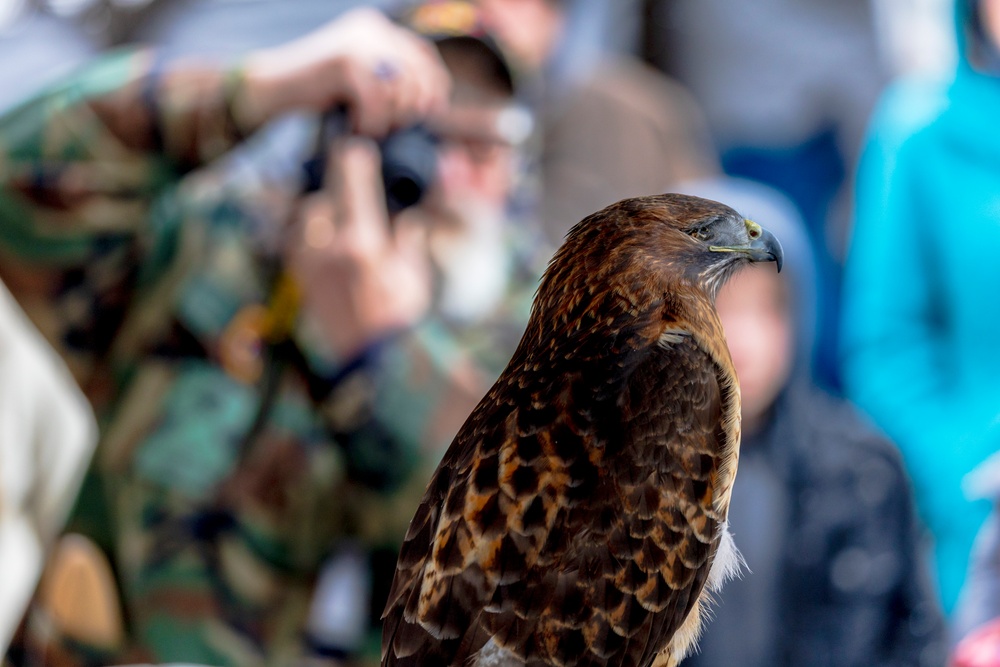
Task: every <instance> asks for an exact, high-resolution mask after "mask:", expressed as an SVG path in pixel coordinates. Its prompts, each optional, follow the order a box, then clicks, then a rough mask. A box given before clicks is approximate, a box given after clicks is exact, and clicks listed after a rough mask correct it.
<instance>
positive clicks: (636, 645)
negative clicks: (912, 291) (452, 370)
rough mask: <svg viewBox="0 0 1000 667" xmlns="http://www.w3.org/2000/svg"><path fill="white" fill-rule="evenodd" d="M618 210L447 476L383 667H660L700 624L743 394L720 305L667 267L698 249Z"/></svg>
mask: <svg viewBox="0 0 1000 667" xmlns="http://www.w3.org/2000/svg"><path fill="white" fill-rule="evenodd" d="M667 203H669V202H667ZM623 206H624V208H623V209H622V210H611V211H610V212H607V213H606V214H605V219H604V220H598V221H594V222H593V223H592V224H590V225H587V224H582V226H581V227H578V228H577V229H575V230H574V231H573V232H572V233H571V235H570V238H569V239H568V241H567V244H566V245H565V246H564V248H563V250H561V251H560V254H559V255H557V257H556V259H555V260H554V261H553V264H552V266H551V267H550V270H549V272H548V273H547V275H546V278H545V280H544V281H543V284H542V286H541V288H540V289H539V294H538V297H537V299H536V303H535V308H534V311H533V314H532V319H531V322H530V323H529V325H528V328H527V330H526V332H525V335H524V338H523V339H522V341H521V344H520V346H519V347H518V350H517V351H516V352H515V354H514V357H513V359H512V360H511V363H510V365H509V366H508V368H507V369H506V370H505V371H504V373H503V375H501V377H500V379H499V380H498V381H497V383H496V384H495V385H494V386H493V388H492V389H491V390H490V392H489V393H488V394H487V395H486V396H485V397H484V399H483V400H482V402H481V403H480V404H479V406H478V407H477V408H476V410H475V411H474V412H473V414H472V415H471V416H470V418H469V419H468V421H467V422H466V423H465V425H464V426H463V428H462V430H461V432H460V433H459V435H458V436H457V438H456V439H455V441H454V443H453V444H452V446H451V448H450V449H449V451H448V452H447V454H446V455H445V457H444V459H443V460H442V462H441V465H440V467H439V469H438V471H437V472H436V474H435V476H434V478H433V479H432V481H431V483H430V485H429V487H428V490H427V493H426V495H425V497H424V499H423V502H422V504H421V506H420V508H419V509H418V511H417V513H416V515H415V516H414V519H413V521H412V523H411V525H410V529H409V532H408V534H407V536H406V539H405V543H404V545H403V548H402V551H401V554H400V557H399V564H398V569H397V573H396V578H395V580H394V582H393V587H392V591H391V594H390V597H389V601H388V604H387V606H386V611H385V615H384V619H385V629H384V632H383V655H384V656H385V657H384V664H386V665H465V664H473V663H470V662H469V660H470V659H471V658H474V656H476V654H477V652H479V651H480V650H482V649H483V647H484V646H487V647H488V650H490V651H494V650H497V649H498V648H500V649H503V650H504V651H507V652H508V653H507V655H513V656H516V657H517V658H519V659H520V660H521V661H523V662H524V664H526V665H635V666H640V665H641V666H648V665H651V664H652V663H653V660H654V658H655V657H656V655H657V654H659V653H660V652H661V651H663V650H665V649H666V647H667V646H668V644H669V642H670V639H671V637H672V636H673V635H674V633H675V631H676V630H677V629H678V628H679V627H681V625H682V624H683V623H684V621H685V619H686V618H688V616H689V614H691V613H692V611H693V610H696V607H697V604H698V602H697V601H698V599H699V597H700V596H701V594H702V589H703V587H704V585H705V581H706V578H707V577H708V573H709V569H710V566H711V563H712V559H713V555H714V553H715V549H716V547H717V544H718V540H719V535H720V531H721V530H722V524H723V522H724V521H725V511H726V507H727V504H728V498H727V499H726V500H725V502H720V494H728V489H729V487H730V486H731V481H732V480H731V473H734V472H735V463H736V462H735V456H736V451H735V449H736V447H737V444H738V442H737V441H738V437H739V436H738V428H739V426H738V410H739V395H738V388H736V385H735V375H734V374H733V372H732V366H731V362H730V361H729V355H728V352H727V351H726V349H725V342H724V339H723V340H721V342H720V339H721V326H720V325H719V324H718V318H717V317H716V316H715V312H714V308H713V307H712V303H711V300H710V299H708V297H707V296H706V295H705V294H703V293H700V292H699V291H698V289H697V286H696V285H691V284H689V283H685V282H684V281H685V280H686V278H685V275H684V271H683V270H682V268H683V267H679V268H678V267H674V266H673V265H672V263H676V262H680V261H681V260H680V259H678V257H679V254H680V253H682V252H683V251H684V244H685V243H686V242H685V241H684V240H683V239H674V238H673V237H672V234H673V235H676V231H674V232H671V231H670V230H669V229H668V230H666V231H663V232H662V233H661V232H660V231H658V230H657V229H656V228H655V227H652V228H651V227H650V226H649V224H652V223H649V222H648V221H647V222H645V223H644V222H643V221H642V220H641V219H639V218H642V217H643V216H655V215H662V213H657V212H655V211H654V212H650V211H648V210H645V209H643V210H635V211H630V210H629V209H628V206H630V205H623ZM640 208H641V207H640ZM616 216H617V217H620V224H615V225H611V226H610V227H604V228H602V224H603V223H607V224H610V222H609V221H610V220H612V219H613V218H615V217H616ZM637 219H639V220H638V222H637ZM602 230H603V231H602ZM607 230H610V231H607ZM593 244H603V247H600V248H597V249H593V248H592V245H593ZM670 244H674V245H675V246H676V247H677V251H676V252H675V253H674V254H671V252H669V251H664V250H662V249H663V248H664V247H673V246H671V245H670ZM654 250H655V251H656V252H654ZM674 269H676V270H674Z"/></svg>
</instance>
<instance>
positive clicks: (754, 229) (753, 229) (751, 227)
mask: <svg viewBox="0 0 1000 667" xmlns="http://www.w3.org/2000/svg"><path fill="white" fill-rule="evenodd" d="M743 222H744V224H746V226H747V234H749V235H750V238H751V239H759V238H760V235H761V234H763V233H764V230H762V229H761V227H760V225H758V224H757V223H756V222H754V221H753V220H751V219H750V218H744V219H743Z"/></svg>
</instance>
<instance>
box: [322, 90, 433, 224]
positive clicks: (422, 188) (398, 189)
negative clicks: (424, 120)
mask: <svg viewBox="0 0 1000 667" xmlns="http://www.w3.org/2000/svg"><path fill="white" fill-rule="evenodd" d="M347 128H348V121H347V113H346V111H345V110H344V109H342V108H338V109H335V110H333V111H330V112H328V113H327V114H326V115H325V116H324V117H323V120H322V129H321V131H320V133H319V140H318V145H317V147H316V151H315V153H314V154H313V156H312V157H311V158H309V159H308V160H307V161H306V163H305V165H304V170H305V174H306V183H305V191H306V192H313V191H316V190H319V189H320V188H321V187H322V186H323V177H324V171H325V169H326V151H327V148H328V147H329V145H330V142H331V141H332V140H333V139H334V138H336V137H338V136H342V135H344V134H346V133H347V131H348V129H347ZM438 143H439V141H438V138H437V137H436V136H435V135H434V134H433V133H432V132H431V131H430V130H428V129H427V128H426V127H425V126H423V125H419V124H418V125H413V126H411V127H407V128H404V129H401V130H397V131H396V132H393V133H391V134H389V135H388V136H386V137H385V138H384V139H383V140H382V141H381V142H379V151H380V152H381V154H382V185H383V188H384V189H385V204H386V208H387V209H388V211H389V214H390V215H393V214H396V213H399V212H400V211H402V210H403V209H405V208H409V207H410V206H415V205H416V204H418V203H420V200H421V199H422V198H423V196H424V194H426V193H427V190H429V189H430V187H431V186H432V185H433V184H434V180H435V178H436V177H437V149H438Z"/></svg>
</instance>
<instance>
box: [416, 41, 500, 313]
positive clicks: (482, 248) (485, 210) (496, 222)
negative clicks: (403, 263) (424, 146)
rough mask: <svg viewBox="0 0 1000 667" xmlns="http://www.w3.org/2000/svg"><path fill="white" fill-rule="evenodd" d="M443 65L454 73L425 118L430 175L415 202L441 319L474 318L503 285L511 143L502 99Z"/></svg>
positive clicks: (489, 305)
mask: <svg viewBox="0 0 1000 667" xmlns="http://www.w3.org/2000/svg"><path fill="white" fill-rule="evenodd" d="M446 63H448V64H449V65H451V67H450V68H449V69H450V70H451V71H452V74H453V76H455V87H454V88H453V99H452V103H451V106H450V108H449V109H448V110H447V111H446V112H444V113H443V114H442V115H440V116H438V117H436V118H432V119H429V120H428V124H429V125H430V126H431V129H432V131H433V132H434V134H435V135H437V136H438V137H439V138H440V144H439V146H438V152H437V158H438V159H437V165H438V177H437V180H436V182H435V184H434V186H433V187H432V188H431V190H430V191H429V192H428V193H427V196H426V197H425V198H424V200H423V201H422V202H421V204H420V206H419V207H417V208H419V214H420V215H422V216H423V217H424V221H425V222H424V224H425V227H426V228H427V229H428V230H429V232H430V233H429V235H428V241H429V249H430V253H431V260H432V262H433V263H434V265H435V267H436V268H437V275H438V277H439V278H440V283H439V286H438V287H439V289H438V294H439V301H438V307H439V308H440V310H441V312H443V313H444V314H445V315H447V316H449V317H452V318H457V319H463V320H474V319H477V318H480V317H483V316H485V315H487V314H488V313H490V312H492V310H493V309H494V308H495V307H496V305H497V304H498V303H499V302H500V301H501V300H502V299H503V297H504V295H505V294H506V291H507V280H508V278H509V270H508V247H507V245H506V243H505V239H504V234H505V231H506V227H505V221H506V212H507V202H508V199H509V197H510V194H511V188H512V186H513V181H514V164H515V162H514V152H515V149H514V148H513V146H512V145H511V143H510V140H509V139H507V138H505V137H504V136H503V133H502V132H501V128H502V127H503V124H502V122H501V120H502V118H503V117H504V114H506V113H509V104H510V97H509V95H506V94H498V93H497V91H496V90H491V89H489V88H484V87H482V86H481V85H473V84H472V83H471V82H473V81H475V80H476V79H475V77H474V76H462V71H461V67H462V65H461V63H460V62H455V61H453V60H450V59H448V58H446ZM405 214H406V211H404V212H403V215H405Z"/></svg>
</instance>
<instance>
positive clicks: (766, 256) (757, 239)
mask: <svg viewBox="0 0 1000 667" xmlns="http://www.w3.org/2000/svg"><path fill="white" fill-rule="evenodd" d="M746 226H747V234H748V235H749V237H750V243H748V244H747V245H728V246H715V245H714V246H709V248H708V249H709V250H711V251H712V252H738V253H740V254H742V255H746V257H747V258H748V259H749V260H750V261H751V262H774V263H775V264H777V266H778V272H779V273H780V272H781V265H782V264H783V263H784V259H785V253H784V252H783V251H782V250H781V244H780V243H779V242H778V239H777V238H776V237H775V236H774V234H772V233H771V232H769V231H767V230H766V229H764V228H763V227H761V226H760V225H758V224H757V223H756V222H753V221H752V220H747V221H746Z"/></svg>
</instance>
